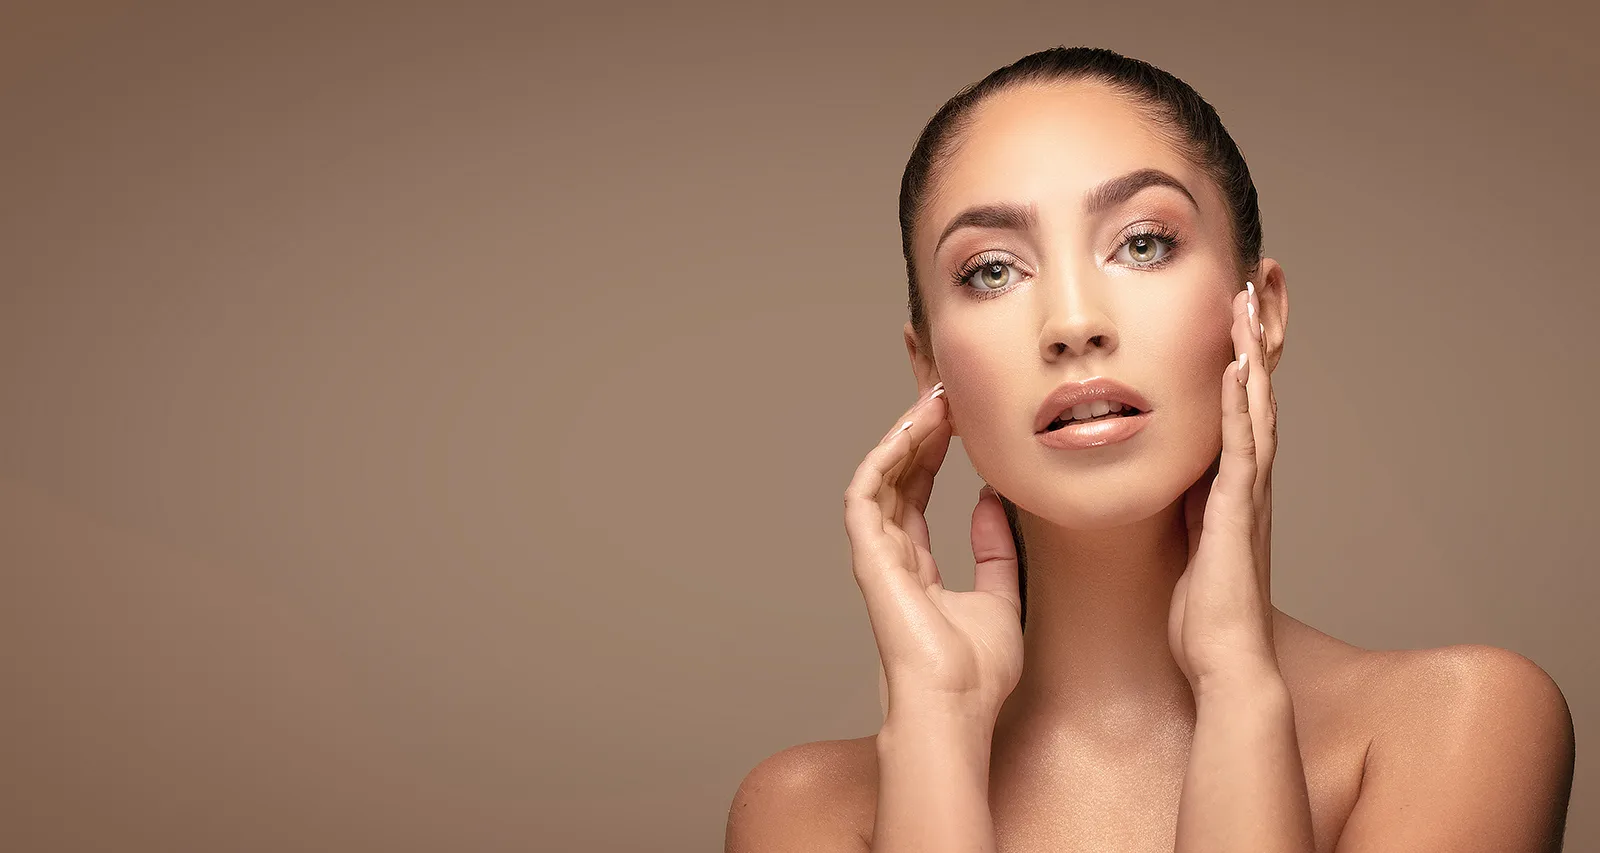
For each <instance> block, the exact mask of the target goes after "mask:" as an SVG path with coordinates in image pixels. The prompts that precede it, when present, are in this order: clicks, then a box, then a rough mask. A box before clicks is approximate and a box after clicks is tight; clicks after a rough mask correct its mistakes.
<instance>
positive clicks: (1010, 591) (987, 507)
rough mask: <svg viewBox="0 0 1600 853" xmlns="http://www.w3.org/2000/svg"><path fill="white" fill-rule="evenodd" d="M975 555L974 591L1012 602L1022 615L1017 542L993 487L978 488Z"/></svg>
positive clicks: (974, 541) (973, 511)
mask: <svg viewBox="0 0 1600 853" xmlns="http://www.w3.org/2000/svg"><path fill="white" fill-rule="evenodd" d="M972 558H973V560H974V561H975V562H976V564H977V565H976V570H975V572H974V583H973V591H974V592H990V593H994V594H995V595H998V596H1000V597H1001V598H1004V599H1005V600H1007V601H1009V602H1011V605H1012V606H1013V607H1015V608H1017V616H1018V617H1019V618H1020V617H1021V616H1022V588H1021V583H1020V582H1019V581H1018V580H1017V543H1015V542H1013V541H1012V540H1011V525H1010V524H1008V523H1007V522H1006V510H1005V507H1003V506H1001V505H1000V495H998V494H996V493H995V490H994V488H993V487H991V486H984V487H983V488H981V489H979V490H978V505H977V506H975V507H973V508H972Z"/></svg>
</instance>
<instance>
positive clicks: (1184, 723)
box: [997, 500, 1194, 740]
mask: <svg viewBox="0 0 1600 853" xmlns="http://www.w3.org/2000/svg"><path fill="white" fill-rule="evenodd" d="M1018 526H1019V528H1020V530H1021V531H1022V536H1023V539H1024V540H1025V542H1026V548H1027V554H1026V559H1027V573H1028V574H1027V608H1028V612H1027V620H1026V624H1025V628H1026V629H1025V630H1024V632H1023V661H1024V662H1023V669H1022V673H1023V674H1022V680H1021V681H1020V683H1018V685H1017V688H1016V690H1014V691H1013V692H1012V694H1011V696H1010V697H1009V698H1008V699H1007V701H1006V704H1005V706H1004V709H1003V711H1002V721H1003V722H997V736H999V729H998V726H1000V725H1004V727H1005V728H1006V729H1007V730H1008V731H1010V732H1011V733H1012V734H1013V735H1015V736H1023V733H1024V732H1033V733H1036V734H1037V733H1040V732H1046V731H1048V732H1055V733H1060V732H1063V731H1069V730H1070V732H1072V733H1074V734H1083V735H1085V736H1089V737H1102V736H1109V737H1116V738H1128V739H1131V740H1137V739H1138V738H1140V737H1149V736H1153V735H1156V734H1157V727H1161V728H1162V729H1169V728H1170V727H1171V726H1173V725H1177V726H1179V727H1190V728H1192V726H1193V721H1194V696H1193V693H1192V690H1191V688H1190V686H1189V682H1188V679H1187V678H1186V677H1185V676H1184V674H1183V671H1182V670H1180V669H1179V668H1178V664H1177V662H1176V661H1175V660H1174V659H1173V657H1172V650H1171V647H1170V645H1169V643H1168V639H1167V619H1168V616H1169V613H1170V610H1171V606H1172V592H1173V587H1174V586H1175V585H1176V584H1177V582H1178V578H1179V577H1180V576H1181V575H1182V574H1183V570H1184V567H1185V565H1186V563H1187V561H1188V545H1187V538H1186V531H1185V529H1184V524H1183V503H1182V501H1181V500H1180V501H1176V502H1174V503H1173V504H1172V505H1170V506H1169V507H1167V508H1166V509H1165V510H1163V511H1162V512H1160V513H1157V514H1156V515H1154V516H1152V517H1150V518H1147V519H1144V520H1142V521H1139V522H1135V523H1133V524H1130V525H1127V526H1124V527H1117V528H1109V529H1103V530H1069V529H1066V528H1062V527H1060V526H1057V525H1055V524H1051V523H1050V522H1048V521H1044V520H1042V519H1040V518H1037V517H1035V516H1031V515H1029V514H1027V513H1024V512H1019V513H1018Z"/></svg>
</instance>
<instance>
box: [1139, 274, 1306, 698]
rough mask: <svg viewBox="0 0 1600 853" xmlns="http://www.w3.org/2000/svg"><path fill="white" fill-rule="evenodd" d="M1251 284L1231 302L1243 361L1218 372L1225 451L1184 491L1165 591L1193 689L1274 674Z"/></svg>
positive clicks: (1267, 422)
mask: <svg viewBox="0 0 1600 853" xmlns="http://www.w3.org/2000/svg"><path fill="white" fill-rule="evenodd" d="M1253 291H1254V289H1253V287H1251V288H1250V289H1247V290H1245V291H1241V292H1240V293H1239V294H1238V295H1237V296H1235V297H1234V299H1233V347H1234V351H1235V353H1243V354H1244V357H1245V362H1244V367H1243V370H1242V371H1241V370H1240V362H1239V360H1238V359H1237V358H1235V359H1234V361H1233V362H1231V363H1230V364H1229V365H1228V367H1227V368H1226V369H1225V370H1224V371H1223V375H1222V453H1221V455H1220V456H1219V458H1218V460H1217V461H1216V462H1215V463H1213V464H1212V467H1211V468H1210V469H1209V470H1207V472H1206V475H1205V476H1203V477H1201V478H1200V480H1199V481H1198V482H1196V483H1195V484H1194V486H1193V487H1191V488H1190V489H1189V491H1188V493H1187V494H1186V495H1185V496H1184V521H1185V522H1186V524H1187V525H1188V530H1189V563H1188V566H1187V567H1186V568H1185V569H1184V572H1183V575H1182V576H1181V577H1179V578H1178V583H1177V586H1176V587H1174V588H1173V591H1172V610H1171V612H1170V613H1169V615H1168V619H1167V640H1168V642H1169V643H1170V645H1171V646H1172V655H1173V657H1174V658H1176V659H1177V662H1178V666H1179V668H1180V669H1182V670H1183V674H1184V675H1185V676H1187V677H1188V679H1189V685H1190V686H1191V687H1192V688H1194V690H1195V692H1196V693H1197V694H1198V693H1199V692H1200V691H1201V689H1202V688H1204V687H1206V686H1208V685H1211V684H1215V683H1218V682H1226V681H1228V680H1230V679H1233V678H1236V677H1237V678H1246V679H1248V678H1252V677H1257V676H1260V675H1262V674H1264V673H1270V674H1276V673H1278V672H1279V670H1278V660H1277V654H1276V652H1275V650H1274V647H1273V638H1272V610H1273V609H1272V584H1271V567H1272V557H1271V544H1272V456H1273V453H1274V452H1275V451H1276V450H1277V444H1278V437H1277V420H1278V417H1277V401H1276V400H1274V399H1273V395H1272V377H1271V371H1270V370H1268V369H1267V365H1266V358H1265V342H1264V338H1265V334H1264V332H1263V331H1262V329H1261V325H1260V324H1261V311H1260V306H1259V305H1258V304H1257V302H1256V299H1255V295H1254V292H1253ZM1241 379H1243V380H1244V382H1243V383H1241V382H1240V380H1241Z"/></svg>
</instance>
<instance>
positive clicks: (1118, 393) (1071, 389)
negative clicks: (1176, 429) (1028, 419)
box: [1033, 376, 1150, 433]
mask: <svg viewBox="0 0 1600 853" xmlns="http://www.w3.org/2000/svg"><path fill="white" fill-rule="evenodd" d="M1093 400H1109V401H1111V402H1113V403H1122V404H1123V405H1126V406H1132V407H1133V408H1135V409H1138V410H1139V411H1140V412H1148V411H1150V404H1149V403H1148V402H1146V401H1145V399H1144V397H1143V396H1142V395H1141V394H1140V393H1139V392H1138V391H1135V390H1133V389H1132V388H1130V387H1128V386H1127V385H1124V384H1122V383H1121V382H1118V381H1117V380H1115V379H1112V378H1110V377H1106V376H1096V377H1094V378H1092V379H1082V380H1079V381H1077V382H1063V383H1061V384H1060V385H1058V386H1056V390H1054V391H1051V392H1050V396H1048V397H1046V398H1044V402H1043V403H1041V404H1040V405H1039V414H1038V415H1036V416H1035V417H1034V419H1033V431H1034V432H1036V433H1039V432H1044V430H1045V427H1048V426H1050V424H1051V423H1052V422H1054V421H1055V419H1056V416H1057V415H1059V414H1061V413H1062V412H1064V411H1066V410H1067V409H1070V408H1072V407H1073V406H1076V405H1079V404H1082V403H1088V402H1091V401H1093Z"/></svg>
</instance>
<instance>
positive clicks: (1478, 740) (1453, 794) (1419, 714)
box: [1337, 645, 1575, 853]
mask: <svg viewBox="0 0 1600 853" xmlns="http://www.w3.org/2000/svg"><path fill="white" fill-rule="evenodd" d="M1440 651H1441V654H1438V655H1435V656H1433V657H1430V658H1429V663H1428V666H1427V667H1426V669H1425V670H1424V671H1423V672H1419V673H1418V674H1417V676H1416V677H1415V678H1413V679H1412V682H1413V684H1414V688H1413V690H1414V692H1415V693H1416V695H1417V697H1418V699H1417V701H1416V703H1415V705H1413V706H1412V707H1411V708H1409V709H1408V710H1407V711H1406V713H1404V714H1403V715H1397V717H1396V723H1395V725H1394V726H1392V727H1391V728H1390V730H1389V731H1386V732H1384V733H1382V734H1381V735H1380V736H1379V737H1378V738H1377V739H1376V740H1374V742H1373V745H1372V750H1371V753H1370V755H1369V757H1368V762H1367V771H1366V774H1365V776H1364V777H1363V780H1362V787H1361V797H1360V799H1358V800H1357V801H1356V805H1355V809H1354V810H1353V811H1352V812H1351V814H1350V819H1349V820H1348V821H1347V822H1346V823H1345V828H1344V833H1343V835H1342V836H1341V837H1340V839H1339V846H1338V848H1337V853H1400V851H1405V853H1469V851H1484V853H1488V851H1494V853H1557V851H1559V850H1561V845H1562V835H1563V832H1564V829H1565V824H1566V815H1567V802H1568V798H1569V797H1570V796H1571V793H1572V772H1573V759H1574V752H1575V750H1574V745H1575V744H1574V739H1573V729H1572V714H1571V712H1570V711H1569V710H1568V708H1567V703H1566V699H1565V698H1564V697H1563V696H1562V694H1561V690H1560V688H1558V687H1557V686H1556V683H1555V681H1553V680H1552V679H1551V678H1550V676H1549V675H1548V674H1546V673H1545V671H1544V670H1543V669H1541V668H1539V666H1538V665H1537V664H1535V663H1534V662H1533V661H1531V660H1529V659H1528V658H1525V657H1523V656H1522V655H1519V654H1517V653H1515V652H1512V651H1508V650H1506V649H1500V648H1495V647H1493V646H1483V645H1467V646H1454V647H1449V648H1447V649H1444V650H1440Z"/></svg>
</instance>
